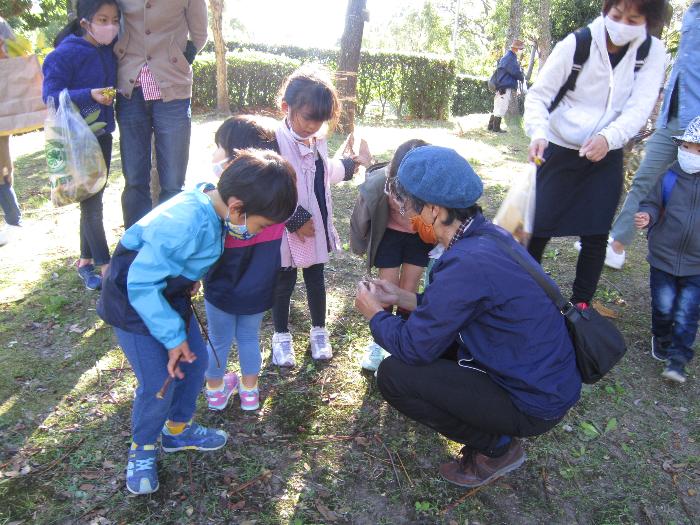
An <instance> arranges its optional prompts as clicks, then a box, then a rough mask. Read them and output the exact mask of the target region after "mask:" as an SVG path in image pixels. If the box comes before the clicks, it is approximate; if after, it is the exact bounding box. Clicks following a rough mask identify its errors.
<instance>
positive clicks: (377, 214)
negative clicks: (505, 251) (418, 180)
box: [350, 139, 437, 372]
mask: <svg viewBox="0 0 700 525" xmlns="http://www.w3.org/2000/svg"><path fill="white" fill-rule="evenodd" d="M427 145H428V143H427V142H425V141H424V140H420V139H412V140H408V141H406V142H404V143H403V144H401V145H400V146H399V147H398V148H396V151H395V152H394V156H393V157H392V159H391V162H390V163H389V164H388V165H387V166H385V167H383V168H380V169H378V170H376V171H373V172H372V173H371V174H369V176H368V177H367V180H365V182H364V183H362V185H361V186H360V187H359V188H358V194H357V200H356V201H355V207H354V209H353V211H352V217H351V218H350V248H351V249H352V251H353V253H355V254H357V255H363V254H367V274H368V275H369V274H370V273H371V270H372V267H376V268H378V271H379V278H380V279H384V280H386V281H389V282H391V283H393V284H395V285H397V286H399V287H400V288H401V289H403V290H408V291H409V292H413V293H415V292H417V291H418V285H419V284H420V279H421V276H422V274H423V271H424V269H425V267H426V266H427V265H428V252H430V250H431V249H432V248H433V246H435V244H436V243H437V241H436V240H435V239H434V238H433V237H432V236H428V237H426V238H425V239H423V236H422V235H424V232H422V231H418V230H416V227H417V225H420V224H421V223H420V221H418V219H417V216H414V217H408V216H406V214H405V213H406V210H403V209H402V208H401V207H400V206H399V204H398V203H397V202H396V200H395V199H392V198H391V197H390V194H391V190H390V188H391V187H392V186H393V185H394V183H395V181H396V174H397V172H398V171H399V165H400V164H401V161H402V160H403V158H404V157H405V156H406V154H407V153H408V152H409V151H411V150H413V149H414V148H419V147H422V146H427ZM393 308H394V307H393V305H392V306H388V307H387V311H389V312H392V311H393ZM397 313H398V314H399V315H401V316H403V317H404V318H407V317H408V315H409V312H407V311H405V310H399V311H398V312H397ZM386 356H387V353H386V351H385V350H384V349H383V348H382V347H381V346H379V345H378V344H377V343H376V342H374V341H372V342H371V343H370V344H369V345H368V347H367V349H366V350H365V352H364V354H363V356H362V359H361V360H360V366H361V367H362V368H364V369H365V370H369V371H371V372H375V371H376V370H377V368H378V367H379V363H381V361H382V359H384V358H385V357H386Z"/></svg>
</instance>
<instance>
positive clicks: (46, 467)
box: [24, 437, 85, 477]
mask: <svg viewBox="0 0 700 525" xmlns="http://www.w3.org/2000/svg"><path fill="white" fill-rule="evenodd" d="M83 441H85V438H84V437H82V438H80V439H79V440H78V441H76V442H75V443H74V444H73V445H67V446H66V447H67V448H68V451H67V452H66V453H65V454H63V455H62V456H60V457H58V458H56V459H54V460H53V461H51V462H50V463H47V464H46V465H44V466H42V467H41V468H38V469H36V470H30V471H29V472H27V474H25V476H24V477H27V476H31V475H33V474H43V473H44V472H48V471H49V470H51V469H52V468H53V467H55V466H56V465H58V464H59V463H61V462H62V461H63V460H64V459H66V458H67V457H68V456H69V455H70V454H71V453H72V452H73V451H74V450H75V449H77V448H78V447H79V446H80V445H81V444H82V442H83Z"/></svg>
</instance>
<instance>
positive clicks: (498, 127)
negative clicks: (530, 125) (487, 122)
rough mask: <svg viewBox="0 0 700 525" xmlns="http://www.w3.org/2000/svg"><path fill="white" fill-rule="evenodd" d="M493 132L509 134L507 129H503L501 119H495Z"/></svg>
mask: <svg viewBox="0 0 700 525" xmlns="http://www.w3.org/2000/svg"><path fill="white" fill-rule="evenodd" d="M493 131H495V132H496V133H508V132H507V131H506V130H505V129H501V117H494V118H493Z"/></svg>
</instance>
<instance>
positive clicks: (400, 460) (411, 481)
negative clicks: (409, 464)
mask: <svg viewBox="0 0 700 525" xmlns="http://www.w3.org/2000/svg"><path fill="white" fill-rule="evenodd" d="M396 457H397V458H399V463H400V464H401V468H402V469H403V473H404V474H406V478H408V482H409V483H410V484H411V486H413V480H412V479H411V476H409V475H408V471H407V470H406V467H404V465H403V460H402V459H401V455H400V454H399V453H398V452H397V453H396Z"/></svg>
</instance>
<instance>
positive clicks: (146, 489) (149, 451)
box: [126, 443, 159, 494]
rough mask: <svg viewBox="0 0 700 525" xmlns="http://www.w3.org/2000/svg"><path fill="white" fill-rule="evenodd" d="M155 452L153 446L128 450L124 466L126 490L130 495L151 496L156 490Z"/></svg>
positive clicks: (136, 446) (157, 485) (135, 446)
mask: <svg viewBox="0 0 700 525" xmlns="http://www.w3.org/2000/svg"><path fill="white" fill-rule="evenodd" d="M156 456H157V450H156V446H155V445H144V446H141V447H140V446H138V445H136V444H135V443H133V444H132V445H131V450H129V462H128V463H127V466H126V488H127V489H128V490H129V492H131V493H132V494H151V493H153V492H155V491H156V490H158V487H159V484H158V469H157V468H156Z"/></svg>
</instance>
